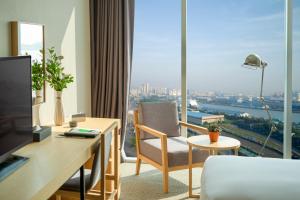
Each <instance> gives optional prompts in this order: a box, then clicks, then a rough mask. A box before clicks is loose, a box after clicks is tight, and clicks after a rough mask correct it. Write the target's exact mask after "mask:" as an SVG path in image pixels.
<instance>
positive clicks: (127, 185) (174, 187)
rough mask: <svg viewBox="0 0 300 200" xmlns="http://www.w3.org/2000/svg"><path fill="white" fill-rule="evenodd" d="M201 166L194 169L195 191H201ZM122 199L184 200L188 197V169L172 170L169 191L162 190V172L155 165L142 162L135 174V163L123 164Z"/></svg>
mask: <svg viewBox="0 0 300 200" xmlns="http://www.w3.org/2000/svg"><path fill="white" fill-rule="evenodd" d="M200 176H201V168H196V169H193V188H194V193H197V194H199V192H200ZM121 184H122V185H121V198H120V199H121V200H158V199H163V200H184V199H189V198H188V170H180V171H175V172H170V178H169V184H170V185H169V193H168V194H165V193H163V191H162V174H161V172H160V171H159V170H157V169H155V168H154V167H152V166H150V165H147V164H142V166H141V173H140V175H139V176H136V175H135V163H123V164H121Z"/></svg>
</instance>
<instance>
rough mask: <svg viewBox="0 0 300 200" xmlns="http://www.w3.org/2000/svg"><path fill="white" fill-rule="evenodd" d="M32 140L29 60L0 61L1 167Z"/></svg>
mask: <svg viewBox="0 0 300 200" xmlns="http://www.w3.org/2000/svg"><path fill="white" fill-rule="evenodd" d="M32 140H33V136H32V91H31V57H30V56H18V57H5V58H1V57H0V163H1V162H3V161H4V160H5V159H6V158H7V157H9V156H10V155H11V154H12V153H13V152H14V151H16V150H17V149H19V148H21V147H23V146H24V145H26V144H28V143H30V142H32Z"/></svg>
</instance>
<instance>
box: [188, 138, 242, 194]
mask: <svg viewBox="0 0 300 200" xmlns="http://www.w3.org/2000/svg"><path fill="white" fill-rule="evenodd" d="M187 143H188V145H189V197H190V198H199V197H200V195H199V194H193V193H192V185H193V182H192V160H193V157H192V156H193V151H192V150H193V147H196V148H200V149H203V150H208V151H209V154H210V155H217V154H218V151H222V150H231V149H232V150H234V154H235V155H238V151H239V148H240V146H241V142H240V141H238V140H237V139H234V138H230V137H225V136H219V140H218V142H213V143H211V142H210V140H209V136H208V135H198V136H192V137H189V138H188V139H187Z"/></svg>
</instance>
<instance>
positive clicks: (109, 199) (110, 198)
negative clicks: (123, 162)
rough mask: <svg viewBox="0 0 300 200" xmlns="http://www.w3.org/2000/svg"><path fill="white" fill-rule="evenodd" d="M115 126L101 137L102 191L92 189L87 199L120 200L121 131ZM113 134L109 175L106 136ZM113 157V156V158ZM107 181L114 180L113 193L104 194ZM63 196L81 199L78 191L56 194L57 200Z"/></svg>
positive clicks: (58, 192) (86, 195)
mask: <svg viewBox="0 0 300 200" xmlns="http://www.w3.org/2000/svg"><path fill="white" fill-rule="evenodd" d="M114 125H115V124H113V125H111V126H110V127H109V128H108V129H107V130H105V131H104V132H103V133H102V134H101V135H100V148H101V160H100V165H101V172H100V177H102V178H101V180H100V181H99V183H100V191H99V190H95V189H91V190H90V191H87V193H86V194H85V197H86V199H89V200H117V199H119V183H118V173H119V170H118V162H119V155H118V153H119V150H118V148H119V138H118V137H119V136H118V135H119V134H118V132H119V130H118V128H115V129H113V128H112V127H114ZM111 131H112V132H113V133H112V134H113V138H112V139H113V141H112V143H113V145H111V146H113V148H110V157H113V162H112V163H113V171H114V172H113V173H112V174H108V173H106V170H105V167H104V165H105V159H103V158H105V135H106V134H110V132H111ZM112 155H113V156H112ZM106 180H112V181H113V182H114V189H113V190H112V192H104V191H106ZM62 196H66V197H69V198H75V199H79V192H76V191H66V190H58V191H56V193H55V197H56V200H61V197H62Z"/></svg>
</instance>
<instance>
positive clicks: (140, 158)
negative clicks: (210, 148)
mask: <svg viewBox="0 0 300 200" xmlns="http://www.w3.org/2000/svg"><path fill="white" fill-rule="evenodd" d="M179 124H180V125H181V126H183V127H186V128H190V129H193V130H194V131H196V132H197V133H200V134H208V130H207V128H204V127H201V126H196V125H193V124H189V123H186V122H181V121H179ZM134 127H135V135H136V158H137V159H136V175H139V173H140V168H141V161H144V162H146V163H148V164H151V165H152V166H154V167H156V168H157V169H159V170H160V171H161V172H162V173H163V191H164V192H165V193H168V191H169V172H172V171H177V170H182V169H188V168H189V165H188V164H187V165H182V166H175V167H169V166H168V145H167V139H168V138H167V134H165V133H163V132H160V131H157V130H155V129H152V128H150V127H147V126H144V125H141V124H139V113H138V110H135V111H134ZM141 130H142V131H144V132H147V133H149V134H151V135H153V136H154V137H157V138H160V141H161V152H162V164H159V163H157V162H155V161H153V160H151V159H150V158H148V157H147V156H145V155H143V154H142V153H141V151H140V131H141ZM192 166H193V167H202V166H203V162H199V163H194V164H193V165H192Z"/></svg>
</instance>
